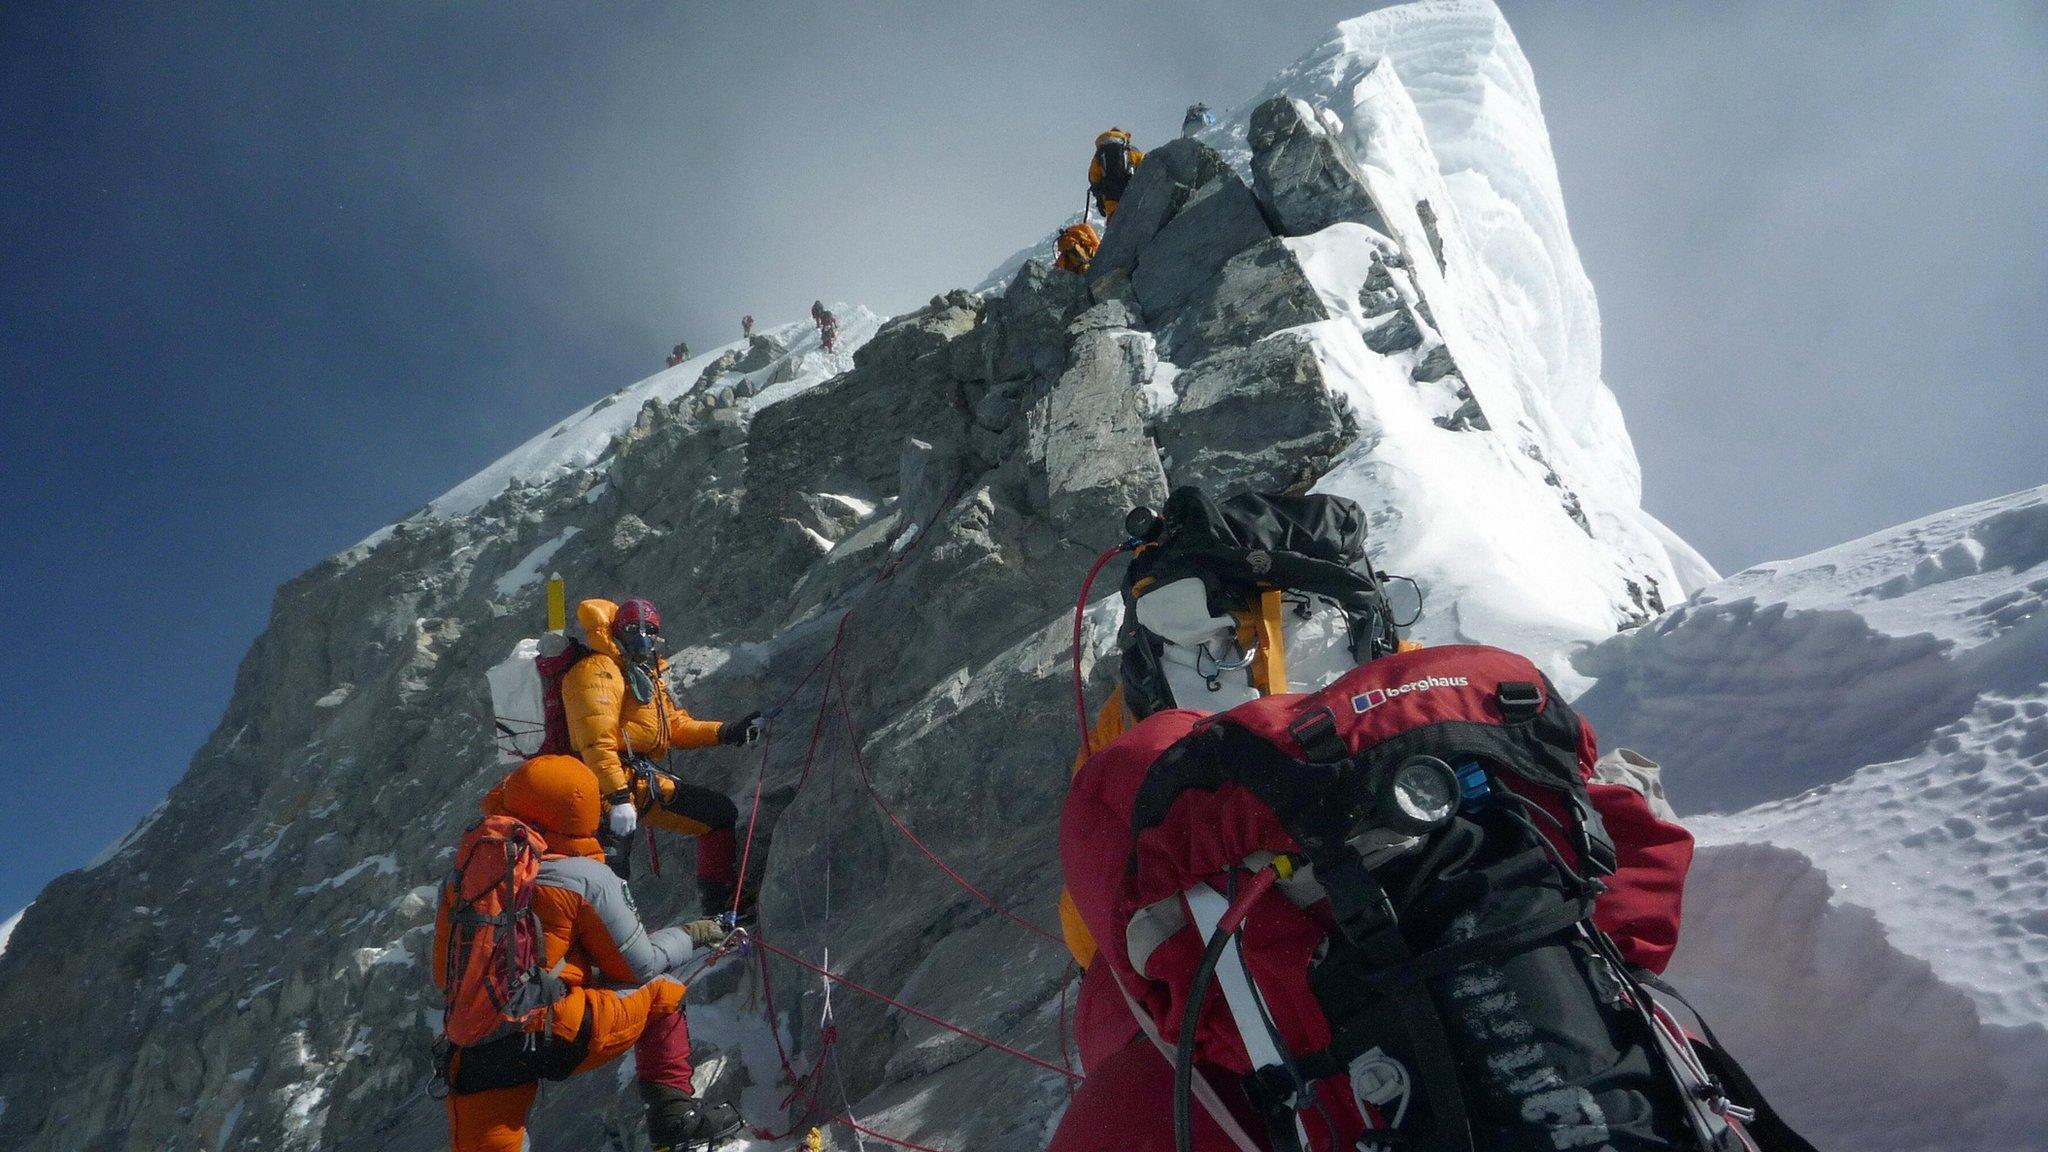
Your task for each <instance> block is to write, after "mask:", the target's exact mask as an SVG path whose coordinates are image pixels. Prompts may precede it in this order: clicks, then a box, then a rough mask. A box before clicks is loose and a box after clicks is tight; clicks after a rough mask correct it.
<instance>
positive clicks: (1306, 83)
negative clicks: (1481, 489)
mask: <svg viewBox="0 0 2048 1152" xmlns="http://www.w3.org/2000/svg"><path fill="white" fill-rule="evenodd" d="M1383 62H1384V63H1383ZM1283 94H1284V95H1288V96H1293V97H1296V98H1298V99H1302V100H1306V101H1308V102H1309V103H1310V104H1313V105H1316V106H1318V107H1323V108H1328V109H1330V110H1331V111H1333V112H1335V113H1336V114H1337V115H1338V116H1339V117H1340V118H1341V119H1342V120H1343V121H1344V123H1345V124H1346V125H1347V126H1348V128H1349V138H1350V142H1351V145H1352V147H1353V149H1354V150H1355V151H1356V152H1357V153H1358V158H1359V160H1360V162H1361V163H1362V164H1363V165H1364V166H1365V168H1366V169H1367V174H1368V176H1369V177H1370V178H1372V179H1373V181H1374V188H1373V191H1374V194H1375V200H1376V201H1377V202H1378V203H1379V204H1380V206H1381V208H1382V209H1383V210H1385V211H1388V212H1389V214H1390V217H1392V218H1390V220H1389V223H1390V224H1394V225H1395V226H1396V228H1397V230H1399V229H1400V227H1401V225H1400V223H1399V221H1402V220H1410V221H1413V222H1414V225H1415V226H1416V227H1418V228H1419V227H1420V221H1419V219H1416V217H1417V212H1416V205H1417V204H1419V203H1420V202H1421V201H1423V200H1428V201H1429V203H1430V204H1431V206H1432V211H1433V212H1434V213H1435V215H1436V217H1437V231H1438V233H1439V235H1440V237H1441V239H1442V243H1443V248H1444V252H1445V256H1446V260H1447V263H1448V264H1449V267H1448V268H1447V269H1445V270H1444V271H1443V272H1442V277H1443V278H1444V279H1447V280H1448V281H1449V282H1450V283H1451V284H1452V285H1453V286H1454V288H1455V289H1456V294H1457V295H1458V296H1460V297H1462V298H1463V299H1464V300H1465V301H1467V302H1468V305H1469V306H1468V307H1467V308H1465V309H1462V310H1461V311H1462V312H1463V314H1464V315H1463V322H1464V323H1465V324H1466V325H1468V326H1469V327H1470V328H1471V329H1472V332H1471V335H1472V337H1473V339H1474V340H1475V341H1477V342H1479V343H1481V344H1483V345H1485V346H1486V347H1487V349H1488V351H1489V353H1490V354H1491V356H1492V357H1493V358H1494V359H1495V360H1496V361H1497V363H1498V365H1499V367H1500V368H1501V369H1502V370H1504V371H1505V372H1506V373H1507V375H1508V379H1507V380H1504V381H1502V386H1503V389H1502V390H1503V393H1505V391H1506V389H1507V388H1508V387H1512V389H1513V390H1514V391H1515V392H1517V393H1519V399H1520V400H1521V401H1522V404H1523V405H1524V406H1525V407H1526V409H1527V416H1528V418H1529V419H1530V420H1531V421H1532V422H1533V423H1534V424H1535V425H1536V426H1537V427H1538V428H1539V430H1540V431H1541V432H1542V433H1543V435H1544V437H1545V439H1546V440H1551V441H1555V442H1556V443H1557V445H1558V448H1559V455H1560V456H1561V457H1563V458H1562V459H1560V460H1559V461H1558V464H1559V467H1560V470H1561V471H1564V472H1565V473H1566V476H1567V478H1568V479H1570V480H1572V481H1574V483H1575V484H1576V486H1578V487H1580V488H1581V489H1582V490H1585V491H1587V492H1589V493H1590V494H1593V495H1597V496H1598V497H1600V498H1601V499H1602V500H1605V501H1610V502H1612V503H1613V504H1615V505H1616V506H1618V507H1624V508H1629V509H1633V508H1634V506H1635V504H1636V503H1637V502H1638V501H1639V500H1640V499H1641V495H1642V482H1641V469H1640V466H1639V465H1638V464H1637V461H1636V457H1635V448H1634V446H1633V444H1632V443H1631V442H1630V440H1629V437H1628V431H1627V429H1626V427H1624V425H1623V423H1622V419H1621V410H1620V407H1619V406H1618V405H1617V404H1616V403H1615V400H1614V396H1613V393H1611V392H1609V391H1608V389H1607V386H1606V385H1605V383H1603V382H1602V380H1601V376H1600V312H1599V304H1598V302H1597V300H1596V299H1595V297H1594V295H1593V286H1592V283H1591V282H1590V281H1589V280H1588V279H1587V278H1586V272H1585V268H1584V267H1583V265H1582V264H1581V263H1580V260H1579V254H1578V249H1577V247H1576V246H1574V244H1573V243H1572V239H1571V232H1570V229H1569V227H1568V225H1567V222H1566V219H1565V209H1564V194H1563V191H1562V189H1561V188H1560V186H1559V184H1558V178H1557V161H1556V159H1555V157H1554V156H1553V155H1552V154H1551V151H1550V137H1549V132H1548V130H1547V129H1546V127H1545V126H1544V122H1543V109H1542V104H1541V101H1540V100H1539V99H1538V97H1537V93H1536V82H1535V78H1534V74H1533V73H1532V72H1531V70H1530V68H1529V62H1528V60H1527V58H1525V57H1524V56H1523V55H1522V50H1521V46H1520V45H1519V44H1518V43H1517V42H1516V41H1515V36H1514V32H1513V31H1512V30H1511V29H1510V28H1509V27H1508V24H1507V20H1506V19H1505V18H1504V17H1503V16H1502V15H1501V14H1500V11H1499V10H1498V9H1497V8H1495V7H1494V5H1493V4H1492V3H1491V2H1490V0H1421V2H1418V3H1412V4H1403V5H1399V6H1396V7H1390V8H1384V9H1381V10H1379V11H1376V12H1371V13H1368V14H1367V15H1364V16H1361V17H1359V18H1357V19H1355V20H1348V21H1346V22H1344V23H1343V24H1341V25H1339V26H1338V28H1337V31H1336V35H1335V36H1334V37H1332V39H1331V40H1330V41H1329V42H1328V43H1326V44H1324V45H1323V46H1322V47H1320V48H1318V49H1317V50H1315V51H1314V52H1311V53H1309V54H1308V55H1307V56H1304V57H1303V58H1301V59H1300V60H1298V61H1296V62H1295V63H1294V64H1293V65H1292V66H1291V67H1289V68H1287V69H1286V70H1284V71H1282V72H1281V73H1280V74H1279V75H1278V76H1276V77H1275V78H1274V79H1273V81H1272V82H1271V83H1269V84H1268V85H1267V86H1266V87H1265V88H1264V89H1262V90H1261V91H1260V92H1259V93H1258V94H1257V95H1256V96H1253V97H1252V98H1251V99H1249V100H1247V101H1245V102H1244V103H1243V104H1241V105H1239V106H1238V107H1237V108H1235V109H1233V110H1232V111H1231V112H1230V113H1229V114H1228V115H1227V116H1225V117H1224V118H1223V119H1222V120H1221V121H1220V122H1219V123H1218V124H1217V126H1216V127H1215V128H1213V129H1211V130H1210V131H1209V132H1208V133H1207V134H1205V136H1204V139H1206V140H1208V141H1209V142H1210V143H1211V144H1213V145H1215V146H1216V148H1217V149H1218V150H1219V151H1222V152H1223V153H1224V154H1225V155H1226V156H1227V157H1229V158H1231V159H1232V161H1233V162H1234V163H1237V164H1239V165H1240V166H1242V165H1244V164H1246V163H1248V161H1249V148H1248V146H1247V145H1246V142H1245V134H1246V127H1247V125H1248V124H1249V122H1250V118H1251V111H1252V109H1253V108H1255V107H1257V106H1258V105H1259V104H1260V103H1262V102H1264V101H1265V100H1267V99H1268V98H1270V97H1272V96H1276V95H1283ZM1400 239H1402V240H1403V241H1404V244H1406V245H1407V246H1409V247H1411V248H1412V247H1415V245H1414V244H1413V242H1412V238H1411V237H1400ZM1421 247H1422V248H1423V249H1424V250H1426V249H1427V247H1428V243H1427V241H1426V240H1425V242H1424V244H1423V245H1422V246H1421ZM1459 249H1462V250H1463V253H1464V255H1465V257H1467V258H1466V259H1459V258H1458V250H1459ZM1418 272H1419V273H1420V274H1421V275H1423V276H1424V277H1426V278H1427V277H1431V276H1433V275H1435V274H1436V273H1437V270H1436V269H1432V268H1426V267H1424V268H1418ZM1464 358H1465V357H1464V355H1462V354H1461V357H1460V360H1461V363H1462V362H1463V360H1464ZM1476 387H1477V386H1476V383H1475V390H1476ZM1480 399H1481V401H1482V403H1486V404H1488V405H1489V410H1490V411H1491V408H1492V407H1493V406H1494V405H1495V404H1496V403H1498V401H1496V400H1495V399H1494V398H1493V397H1488V396H1485V395H1482V396H1481V397H1480ZM1500 423H1502V421H1500V420H1499V419H1496V425H1497V426H1498V425H1499V424H1500ZM1637 515H1639V516H1640V515H1641V513H1639V512H1638V513H1637ZM1688 559H1690V558H1688Z"/></svg>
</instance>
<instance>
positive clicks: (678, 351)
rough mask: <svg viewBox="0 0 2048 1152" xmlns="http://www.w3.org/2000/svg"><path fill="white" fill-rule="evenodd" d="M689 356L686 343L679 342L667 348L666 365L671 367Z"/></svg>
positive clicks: (688, 347)
mask: <svg viewBox="0 0 2048 1152" xmlns="http://www.w3.org/2000/svg"><path fill="white" fill-rule="evenodd" d="M689 358H690V346H689V345H688V344H681V343H679V344H677V345H676V346H675V347H674V348H671V349H669V352H668V366H669V367H671V368H673V367H675V366H676V365H678V364H681V363H682V362H683V361H685V360H688V359H689Z"/></svg>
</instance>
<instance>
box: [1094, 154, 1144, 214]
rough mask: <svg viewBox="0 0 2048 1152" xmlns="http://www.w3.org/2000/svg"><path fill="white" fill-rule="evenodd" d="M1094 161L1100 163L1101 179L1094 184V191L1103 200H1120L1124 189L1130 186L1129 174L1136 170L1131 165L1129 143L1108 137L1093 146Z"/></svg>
mask: <svg viewBox="0 0 2048 1152" xmlns="http://www.w3.org/2000/svg"><path fill="white" fill-rule="evenodd" d="M1095 162H1096V163H1098V164H1100V165H1102V179H1101V181H1099V182H1098V183H1097V184H1096V185H1095V191H1096V193H1097V194H1098V195H1100V196H1101V197H1102V198H1103V199H1104V200H1121V199H1123V197H1124V189H1125V188H1127V187H1129V186H1130V183H1131V175H1132V173H1133V172H1135V171H1136V169H1135V168H1133V167H1132V166H1131V145H1130V142H1129V141H1127V140H1123V139H1110V140H1105V141H1103V142H1102V143H1100V144H1098V145H1096V146H1095Z"/></svg>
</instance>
